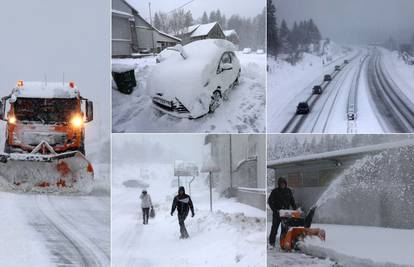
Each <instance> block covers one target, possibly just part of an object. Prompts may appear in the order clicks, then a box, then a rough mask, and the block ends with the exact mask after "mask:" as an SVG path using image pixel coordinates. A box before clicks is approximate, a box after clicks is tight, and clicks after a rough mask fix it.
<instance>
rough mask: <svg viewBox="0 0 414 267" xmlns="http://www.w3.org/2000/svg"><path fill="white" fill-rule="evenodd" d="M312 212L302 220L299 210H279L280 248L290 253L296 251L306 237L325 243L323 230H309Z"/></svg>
mask: <svg viewBox="0 0 414 267" xmlns="http://www.w3.org/2000/svg"><path fill="white" fill-rule="evenodd" d="M313 214H314V210H313V211H312V210H311V211H310V213H309V214H308V215H307V216H306V217H305V218H304V217H302V211H300V210H280V211H279V216H280V220H281V228H282V229H281V230H282V231H281V234H280V247H281V249H283V250H286V251H291V250H293V249H297V248H298V247H297V245H298V242H300V241H303V240H304V239H305V237H306V236H317V237H319V238H320V239H321V240H323V241H325V230H322V229H318V228H310V226H311V224H312V218H313Z"/></svg>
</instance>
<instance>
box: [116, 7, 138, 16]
mask: <svg viewBox="0 0 414 267" xmlns="http://www.w3.org/2000/svg"><path fill="white" fill-rule="evenodd" d="M112 14H117V15H121V16H125V17H134V16H133V15H132V14H129V13H128V12H124V11H119V10H116V9H112Z"/></svg>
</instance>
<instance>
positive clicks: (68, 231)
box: [28, 195, 110, 267]
mask: <svg viewBox="0 0 414 267" xmlns="http://www.w3.org/2000/svg"><path fill="white" fill-rule="evenodd" d="M33 202H34V203H35V205H34V208H35V209H33V207H28V208H29V209H30V210H31V211H30V212H31V215H32V218H31V220H33V221H34V222H35V223H33V224H32V225H33V227H34V228H35V229H36V230H37V231H38V232H39V233H40V234H41V235H42V236H43V237H44V238H45V240H46V242H47V244H46V246H47V247H48V248H49V249H50V251H51V254H52V255H54V256H55V257H56V258H54V259H52V260H53V261H54V262H55V263H56V265H57V266H64V267H66V266H110V260H109V257H107V256H106V255H105V253H102V252H101V251H100V249H99V248H97V246H96V245H95V244H93V242H92V241H91V240H89V239H88V238H87V237H84V236H83V234H82V233H80V232H79V230H78V229H77V228H78V227H77V226H76V225H75V226H73V225H71V224H70V223H69V222H67V221H66V218H65V217H63V215H62V213H61V212H59V211H58V210H56V208H55V207H54V206H53V204H52V203H51V200H50V199H49V196H44V195H34V196H33Z"/></svg>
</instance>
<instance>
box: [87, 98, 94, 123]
mask: <svg viewBox="0 0 414 267" xmlns="http://www.w3.org/2000/svg"><path fill="white" fill-rule="evenodd" d="M86 121H87V122H90V121H93V102H92V101H90V100H86Z"/></svg>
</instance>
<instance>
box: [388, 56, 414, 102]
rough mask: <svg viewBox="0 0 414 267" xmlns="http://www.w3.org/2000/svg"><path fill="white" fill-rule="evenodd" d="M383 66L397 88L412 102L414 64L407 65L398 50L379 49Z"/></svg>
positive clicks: (413, 100)
mask: <svg viewBox="0 0 414 267" xmlns="http://www.w3.org/2000/svg"><path fill="white" fill-rule="evenodd" d="M381 54H382V59H383V66H385V68H386V70H387V72H388V74H389V75H390V77H392V80H393V81H394V82H395V83H396V84H397V86H398V87H399V89H400V90H401V91H402V92H403V93H404V94H405V95H406V96H407V97H408V98H409V99H410V100H411V102H413V103H414V65H407V64H406V63H405V62H404V60H403V59H402V58H400V57H399V56H398V52H397V51H394V52H391V51H389V50H386V49H381Z"/></svg>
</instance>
